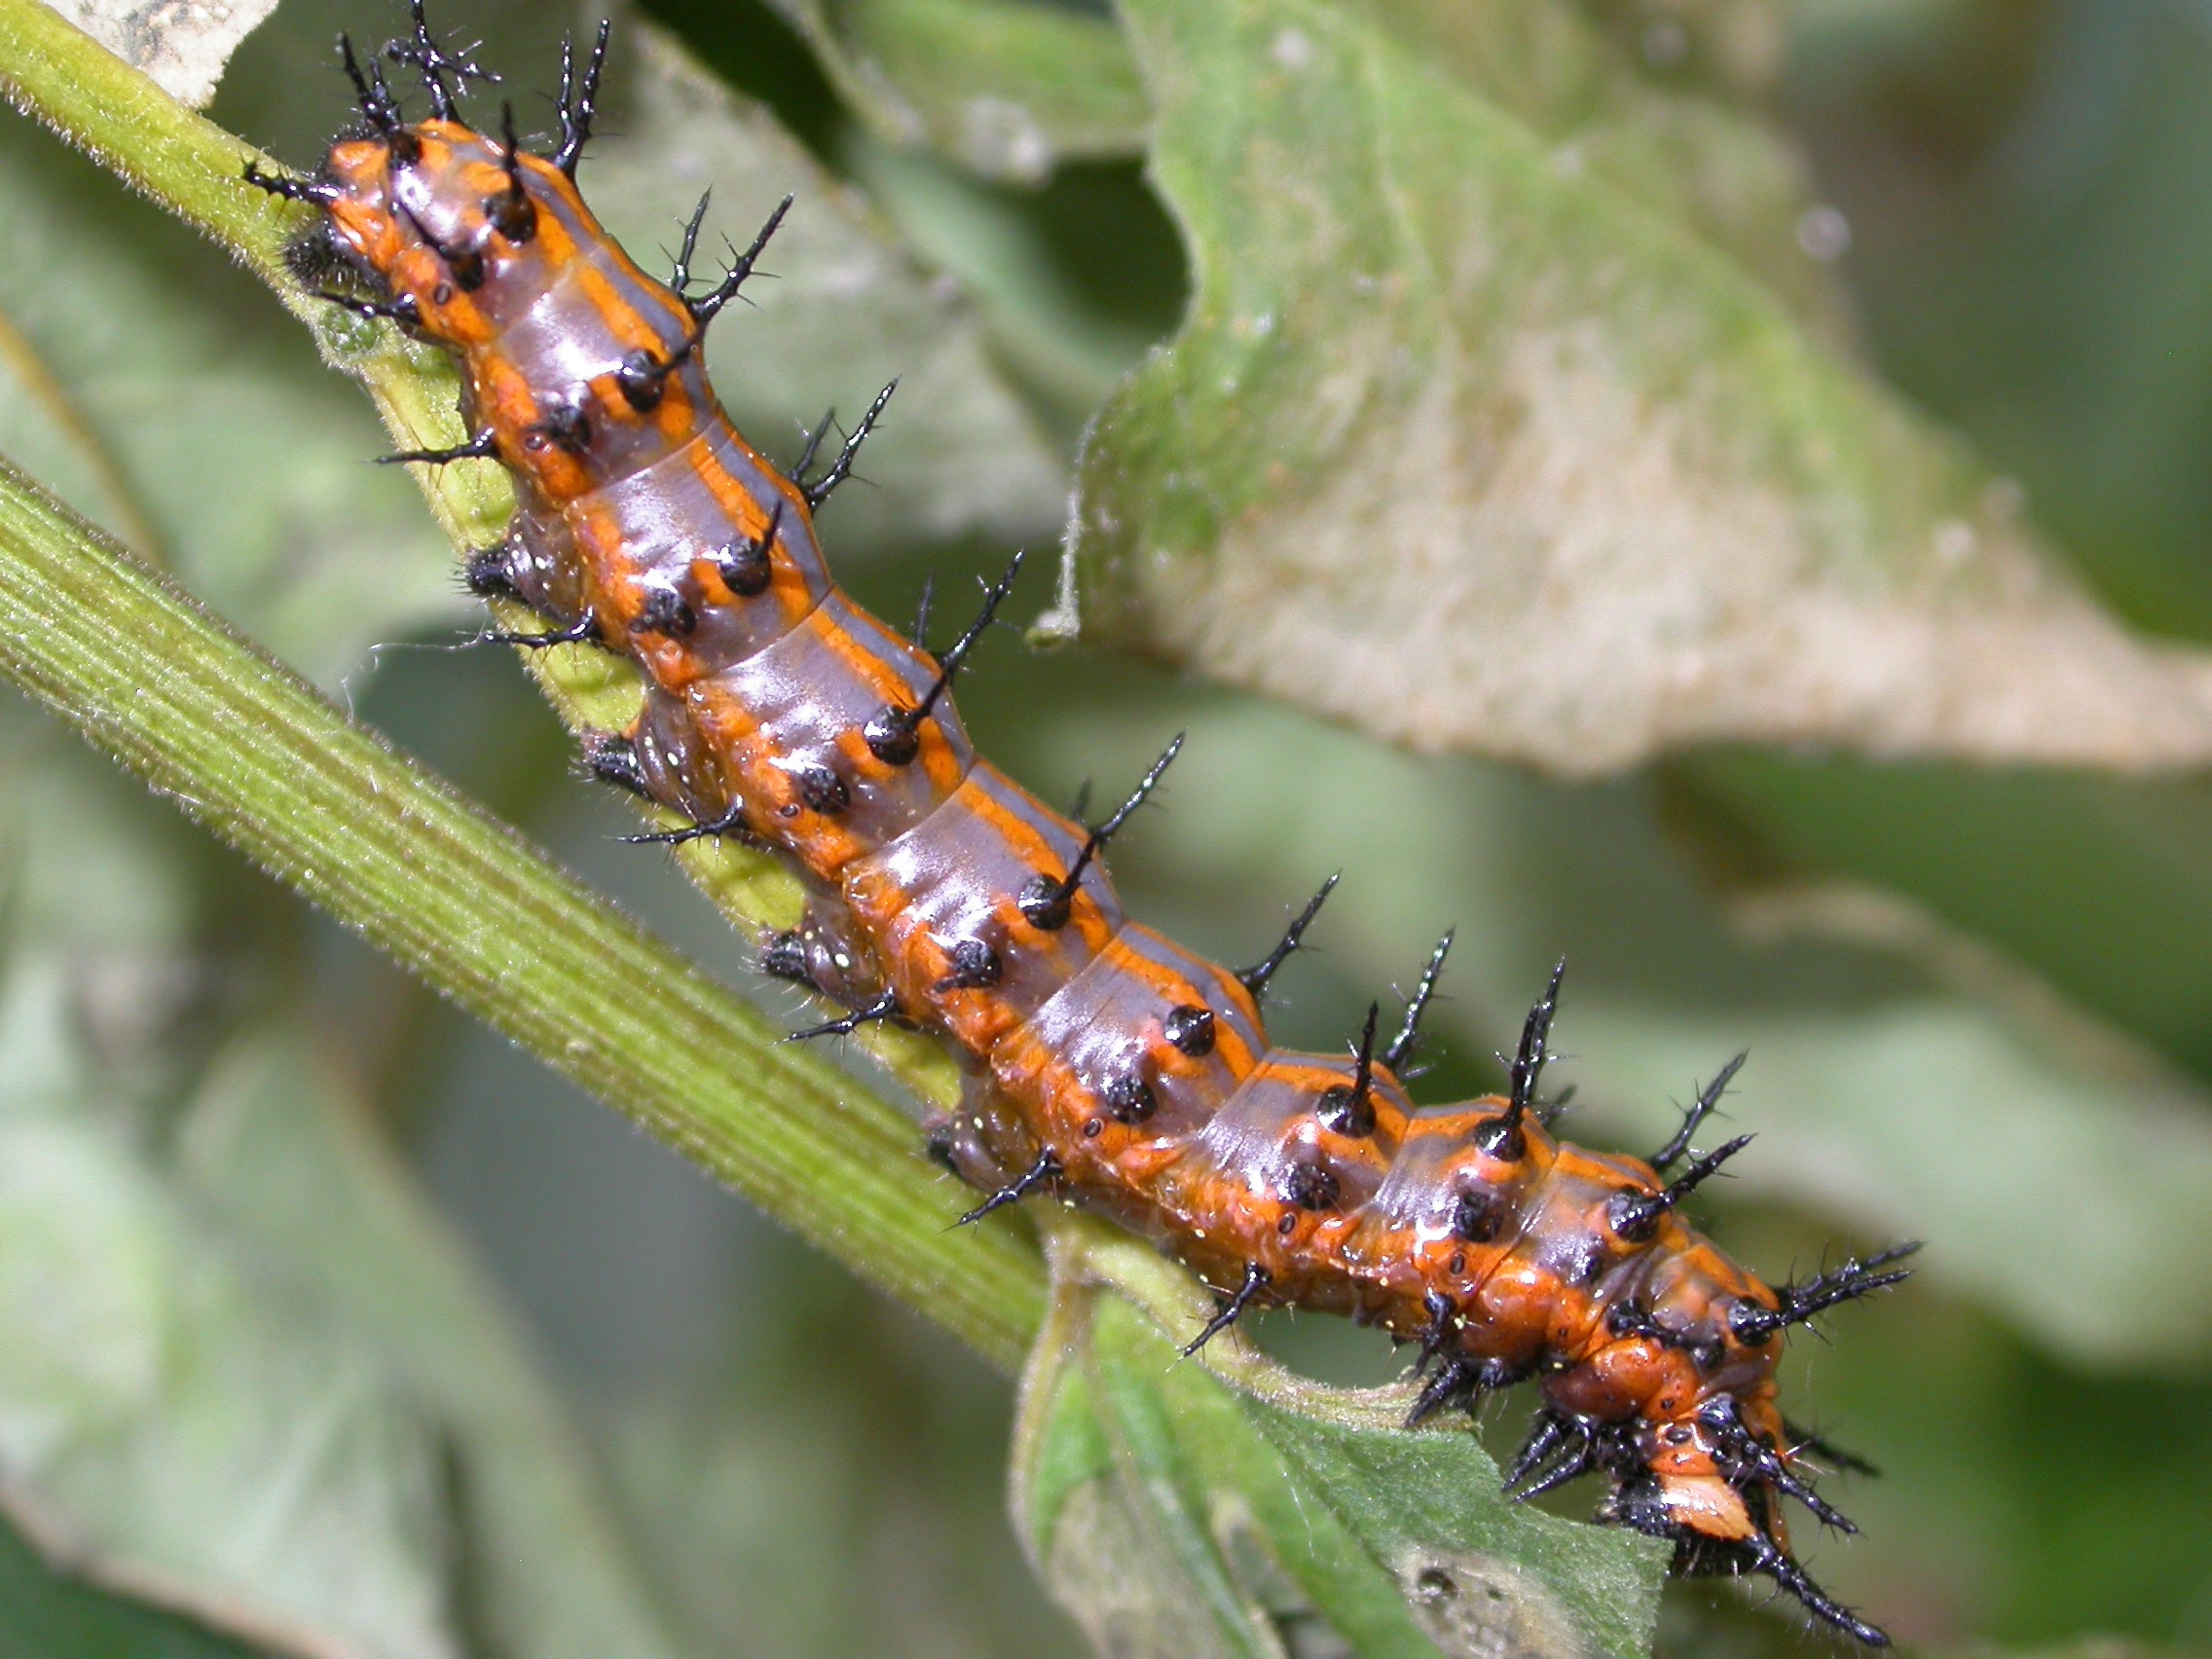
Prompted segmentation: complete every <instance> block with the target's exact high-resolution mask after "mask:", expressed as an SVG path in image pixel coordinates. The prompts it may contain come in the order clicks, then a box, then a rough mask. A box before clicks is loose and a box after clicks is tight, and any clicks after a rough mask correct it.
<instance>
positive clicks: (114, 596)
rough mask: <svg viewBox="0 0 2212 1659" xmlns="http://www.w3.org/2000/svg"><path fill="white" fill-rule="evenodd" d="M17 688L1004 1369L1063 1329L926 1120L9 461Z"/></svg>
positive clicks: (10, 649) (7, 646)
mask: <svg viewBox="0 0 2212 1659" xmlns="http://www.w3.org/2000/svg"><path fill="white" fill-rule="evenodd" d="M0 673H4V674H5V675H6V676H7V677H8V678H9V679H10V680H12V681H14V682H16V683H17V684H18V685H21V686H23V687H24V688H25V689H27V690H29V691H30V692H31V693H32V694H33V695H35V696H37V697H38V698H39V699H40V700H41V701H43V702H45V703H46V704H47V705H48V706H49V707H51V708H53V709H54V710H55V712H57V713H58V714H60V715H61V717H62V718H63V719H66V720H68V721H69V722H70V723H71V724H72V725H74V726H75V727H76V728H77V729H78V730H79V731H80V732H81V733H83V734H84V736H85V737H86V738H87V739H88V740H89V741H90V742H91V743H92V745H93V746H94V747H95V748H97V749H99V750H100V751H102V752H103V753H105V754H106V755H108V756H112V757H113V758H114V759H115V760H116V761H117V762H118V763H120V764H121V765H123V766H125V767H126V768H128V769H129V771H131V772H134V773H136V774H137V775H138V776H139V777H141V778H143V779H145V780H146V781H147V782H148V783H149V784H151V785H152V786H153V787H154V788H155V789H156V790H158V791H160V792H162V793H165V794H167V795H170V796H172V797H173V798H174V799H175V800H176V801H177V803H178V804H179V805H180V806H182V807H183V808H184V810H185V811H186V812H187V813H189V814H190V815H191V816H192V817H193V818H195V819H197V820H198V821H199V822H200V823H202V824H203V825H204V826H205V827H206V828H208V829H209V830H213V831H214V832H215V833H216V834H217V835H219V836H221V837H222V838H223V839H224V840H226V841H229V842H230V843H231V844H232V845H234V846H236V847H238V848H239V849H240V850H241V851H242V852H244V853H246V854H247V855H248V856H249V857H251V858H253V859H254V860H255V861H256V862H258V863H259V864H261V865H262V866H265V867H266V868H268V869H269V870H271V871H272V872H274V873H275V874H276V876H278V877H279V878H280V879H282V880H284V881H286V882H288V883H289V884H290V885H292V886H293V887H295V888H297V889H298V890H299V891H300V892H301V893H302V894H304V895H305V896H306V897H307V898H308V899H310V900H311V901H313V903H316V904H318V905H320V906H321V907H322V908H324V909H326V910H328V911H329V912H330V913H331V914H332V915H334V916H336V917H337V918H338V919H339V920H341V921H342V922H345V923H346V924H347V925H348V926H350V927H352V928H354V929H356V930H357V931H358V932H360V933H361V934H362V935H363V936H365V937H366V938H367V939H368V940H370V941H371V942H372V943H374V944H376V945H378V946H379V947H380V948H382V949H384V950H386V951H387V952H388V953H389V954H390V955H392V956H393V957H395V958H397V959H398V960H399V961H401V962H403V963H405V964H406V965H407V966H409V967H410V968H412V969H414V970H415V971H416V972H417V973H419V974H421V975H422V976H423V977H424V979H426V980H427V981H428V982H429V983H431V984H432V985H434V986H436V987H437V988H438V989H439V990H441V991H443V992H445V993H446V994H447V995H449V996H451V997H452V998H453V999H454V1000H455V1001H456V1002H457V1003H459V1004H460V1005H461V1007H462V1008H464V1009H466V1010H467V1011H468V1012H469V1013H471V1014H475V1015H476V1016H477V1017H478V1018H480V1019H482V1020H484V1021H485V1023H487V1024H488V1025H490V1026H492V1027H493V1028H494V1029H495V1030H498V1031H500V1032H502V1033H504V1034H505V1035H507V1036H508V1037H510V1038H512V1039H513V1040H514V1041H515V1042H517V1043H519V1044H521V1045H522V1046H523V1047H524V1048H526V1049H528V1050H529V1051H531V1052H532V1053H534V1054H536V1055H537V1056H538V1057H539V1058H541V1059H542V1060H544V1061H545V1063H546V1064H548V1065H550V1066H551V1067H553V1068H554V1070H556V1071H558V1072H560V1073H562V1074H563V1075H564V1076H566V1077H568V1078H570V1079H571V1080H573V1081H574V1082H575V1083H577V1084H579V1085H580V1086H582V1087H583V1088H587V1089H589V1090H590V1091H591V1092H593V1093H594V1094H597V1095H598V1096H599V1097H600V1098H601V1099H603V1100H606V1101H608V1103H609V1104H611V1105H613V1106H615V1107H616V1108H617V1109H619V1110H621V1111H623V1112H625V1113H627V1114H628V1115H629V1116H631V1117H632V1118H634V1119H636V1120H637V1121H638V1122H639V1123H640V1124H643V1125H644V1126H645V1127H646V1128H647V1129H649V1130H651V1131H652V1132H653V1133H654V1134H656V1135H658V1136H659V1137H660V1138H661V1139H662V1140H664V1141H666V1142H668V1143H669V1145H671V1146H673V1147H675V1148H676V1149H677V1150H678V1151H680V1152H682V1154H683V1155H684V1156H686V1157H688V1158H690V1159H692V1160H693V1161H696V1162H698V1163H699V1164H701V1165H702V1166H704V1167H705V1168H706V1169H708V1170H709V1171H710V1172H712V1173H713V1174H715V1175H716V1176H718V1177H719V1178H720V1179H721V1180H723V1181H725V1182H727V1183H728V1184H729V1185H730V1186H732V1187H734V1188H736V1189H737V1190H738V1191H739V1192H741V1193H743V1194H744V1195H745V1196H746V1197H747V1198H751V1199H752V1200H753V1201H754V1202H755V1203H756V1204H758V1205H759V1206H760V1207H761V1208H762V1209H764V1210H766V1211H767V1212H768V1213H769V1214H771V1215H773V1216H776V1217H777V1218H778V1219H780V1220H782V1221H784V1222H785V1223H787V1224H789V1225H790V1226H791V1227H793V1228H794V1229H795V1230H796V1231H797V1232H799V1233H800V1234H802V1235H805V1236H806V1237H807V1238H809V1239H811V1240H813V1241H814V1242H815V1243H817V1244H819V1245H821V1246H822V1247H823V1248H824V1249H826V1250H828V1251H829V1252H830V1254H831V1255H833V1256H836V1257H837V1258H838V1259H839V1260H840V1261H843V1262H844V1263H846V1264H847V1265H848V1266H849V1267H851V1268H852V1269H853V1270H854V1271H855V1272H859V1273H860V1274H861V1275H862V1276H863V1277H865V1278H866V1279H868V1280H870V1281H872V1282H873V1283H875V1284H877V1285H878V1286H880V1287H881V1288H883V1289H884V1290H886V1291H888V1292H890V1293H891V1294H892V1295H894V1296H896V1297H898V1298H899V1299H900V1300H901V1301H903V1302H905V1303H907V1304H908V1305H909V1306H911V1307H914V1308H917V1309H921V1310H922V1311H924V1312H926V1313H927V1314H929V1315H930V1316H931V1317H933V1318H935V1319H936V1320H938V1321H939V1322H940V1324H942V1325H944V1326H945V1327H946V1328H947V1329H948V1330H950V1331H951V1332H952V1333H953V1334H954V1335H956V1336H958V1337H959V1338H961V1339H962V1340H963V1341H965V1342H966V1343H968V1344H969V1345H970V1346H973V1347H974V1348H975V1349H976V1350H977V1352H979V1353H981V1354H982V1355H983V1356H984V1357H985V1358H987V1359H989V1360H991V1361H992V1362H993V1363H995V1364H997V1365H1000V1366H1002V1367H1005V1368H1006V1369H1008V1370H1012V1369H1014V1367H1016V1366H1018V1364H1019V1363H1020V1360H1021V1356H1022V1354H1023V1352H1024V1350H1025V1348H1026V1346H1027V1344H1028V1340H1029V1338H1030V1336H1031V1335H1032V1334H1033V1333H1034V1331H1035V1330H1036V1328H1037V1325H1038V1323H1039V1321H1040V1320H1041V1318H1042V1316H1043V1299H1042V1293H1041V1273H1040V1271H1039V1263H1038V1259H1037V1256H1036V1254H1035V1253H1034V1251H1032V1250H1030V1249H1029V1248H1027V1247H1026V1246H1025V1245H1024V1244H1023V1243H1022V1242H1021V1241H1020V1239H1019V1236H1018V1235H1017V1234H1016V1233H1015V1232H1014V1231H1013V1230H1011V1229H1006V1228H1001V1227H996V1226H991V1225H988V1224H986V1225H985V1226H982V1227H977V1228H970V1229H964V1230H961V1231H959V1232H952V1231H949V1230H948V1223H949V1221H950V1219H951V1217H952V1215H953V1214H954V1213H956V1208H957V1203H956V1200H955V1199H954V1198H953V1197H952V1195H951V1194H950V1193H949V1192H948V1191H947V1190H946V1189H945V1188H944V1186H943V1184H942V1178H941V1177H940V1176H938V1175H937V1174H935V1173H934V1172H933V1171H932V1170H931V1169H930V1167H929V1166H928V1165H927V1164H926V1163H925V1162H924V1161H922V1160H921V1159H920V1158H919V1157H918V1156H917V1154H916V1151H915V1142H916V1135H915V1132H914V1126H913V1124H912V1123H911V1122H910V1121H909V1120H907V1119H906V1118H904V1117H903V1115H901V1114H900V1113H898V1112H896V1111H894V1110H893V1109H892V1108H891V1107H889V1106H887V1105H885V1104H883V1103H882V1102H880V1101H877V1100H875V1099H873V1098H871V1097H870V1096H868V1095H867V1094H866V1091H865V1090H864V1089H862V1088H861V1087H860V1086H859V1085H857V1084H856V1083H855V1082H854V1081H853V1080H852V1079H850V1078H847V1077H845V1076H843V1075H842V1074H840V1073H839V1072H837V1071H836V1070H835V1069H834V1068H832V1067H830V1066H829V1065H827V1064H825V1063H824V1062H822V1061H821V1060H819V1059H817V1058H815V1057H814V1056H812V1055H811V1054H809V1053H807V1052H806V1051H802V1050H800V1049H797V1048H794V1047H793V1046H792V1045H791V1044H789V1043H786V1042H783V1041H781V1040H780V1035H779V1033H778V1032H776V1031H775V1030H774V1029H772V1028H771V1027H770V1025H769V1024H768V1022H767V1021H766V1020H765V1019H764V1018H762V1017H761V1015H760V1014H757V1013H756V1012H755V1011H754V1010H753V1009H752V1008H750V1007H748V1006H747V1005H746V1004H744V1003H743V1002H742V1001H740V1000H739V999H738V998H737V997H735V996H734V995H732V994H731V993H730V992H729V991H727V990H725V989H723V988H722V987H721V986H719V985H718V984H716V983H715V982H714V981H713V980H711V979H710V978H708V977H706V976H705V975H704V974H702V973H701V972H700V971H699V970H698V969H697V968H696V967H694V966H692V965H691V964H690V963H688V962H686V961H684V960H683V959H682V957H681V956H679V955H678V954H677V953H676V952H674V951H673V950H671V949H669V948H668V947H667V946H666V945H664V944H662V943H660V942H659V941H658V940H654V939H652V938H651V937H650V936H649V935H647V934H645V932H643V931H642V930H641V929H639V928H638V927H636V926H635V925H634V924H632V923H631V922H629V921H628V920H627V919H625V918H624V917H623V916H622V915H621V914H620V913H619V912H618V911H617V910H616V909H614V907H613V906H611V905H610V904H608V903H607V902H606V901H605V900H603V899H600V898H599V897H597V896H596V895H595V894H593V893H592V892H591V891H590V890H589V889H588V888H586V887H584V886H583V885H582V884H581V883H579V882H577V881H576V880H575V879H574V878H573V877H571V876H570V875H568V874H567V873H566V872H564V871H562V870H561V869H560V868H558V867H557V866H554V865H553V864H552V863H551V862H550V861H549V860H548V859H547V858H546V857H545V856H544V854H542V853H541V852H539V851H538V850H537V849H536V848H535V847H533V846H532V845H530V843H529V842H527V841H526V840H524V839H523V838H522V837H521V836H520V835H519V834H517V833H516V832H515V831H514V830H510V829H508V828H506V827H504V826H502V825H500V824H498V822H496V821H495V820H493V819H492V818H490V817H489V816H488V815H487V814H485V813H484V812H483V811H482V810H481V809H479V808H478V807H476V806H475V805H474V804H472V803H471V802H469V801H468V800H466V799H465V798H464V797H462V796H461V795H460V794H459V793H456V792H455V791H454V790H452V789H451V788H449V787H448V786H446V785H445V784H443V783H441V782H439V781H438V780H437V779H435V778H433V777H431V776H430V775H429V774H427V773H425V772H424V770H423V769H422V768H421V767H419V766H417V765H415V764H414V763H413V762H411V761H409V760H408V759H407V758H405V757H404V756H400V755H398V754H396V753H395V752H394V751H393V750H391V749H390V748H389V747H388V746H387V744H385V743H384V742H383V741H382V740H380V739H379V738H378V737H377V736H376V735H375V734H373V733H371V732H369V731H368V730H366V729H364V728H363V727H360V726H358V725H355V724H354V723H353V722H351V721H350V720H349V719H347V718H346V717H345V716H344V715H343V714H342V713H341V712H340V711H338V710H337V709H335V708H333V707H332V706H331V705H330V704H329V703H327V702H326V701H324V699H323V698H322V697H321V696H320V695H319V694H318V693H317V692H316V691H315V690H314V688H313V686H311V685H308V684H307V683H306V682H303V681H301V680H300V679H299V678H298V677H297V676H296V675H294V674H293V673H292V672H291V671H290V670H288V669H286V668H285V667H283V665H282V664H280V663H278V662H276V660H275V659H273V658H271V657H270V656H268V655H267V654H266V653H264V652H262V651H261V650H259V649H258V648H256V647H255V646H254V645H251V644H250V643H248V642H247V641H245V640H242V639H240V637H238V636H237V635H236V634H234V633H232V632H231V631H230V630H229V629H228V628H226V627H225V626H224V625H223V623H222V622H221V621H220V620H219V619H218V618H216V617H215V616H213V615H211V614H210V613H209V612H207V611H206V610H205V609H204V608H202V607H201V606H200V605H198V604H197V603H196V602H195V601H193V600H192V599H191V598H190V597H188V596H187V595H185V594H183V593H182V592H180V591H178V590H177V589H176V588H175V587H174V586H172V585H171V584H170V583H169V582H168V581H167V580H166V578H164V577H162V576H161V575H159V574H157V573H156V572H155V571H151V570H148V569H147V568H146V567H145V566H143V565H141V564H139V563H138V562H137V561H136V560H134V559H132V558H131V557H130V556H129V554H128V553H126V552H125V551H124V550H123V549H121V548H119V547H117V546H116V545H115V544H113V543H112V542H109V541H107V540H106V539H105V538H104V537H102V536H101V535H99V533H98V532H97V531H95V530H93V529H92V527H91V526H89V525H87V524H85V523H84V522H83V521H82V520H80V519H78V518H76V517H75V515H73V514H71V513H70V512H69V511H68V509H67V508H65V507H63V506H61V505H60V504H59V503H58V502H56V501H55V500H53V499H52V498H49V497H47V496H46V495H44V494H43V493H42V492H40V491H39V490H38V489H37V487H36V486H35V485H33V484H31V483H30V482H29V481H28V480H27V479H25V478H23V477H22V476H21V475H20V474H19V473H18V472H16V471H15V470H14V469H13V468H10V467H7V466H6V465H5V464H4V463H0Z"/></svg>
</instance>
